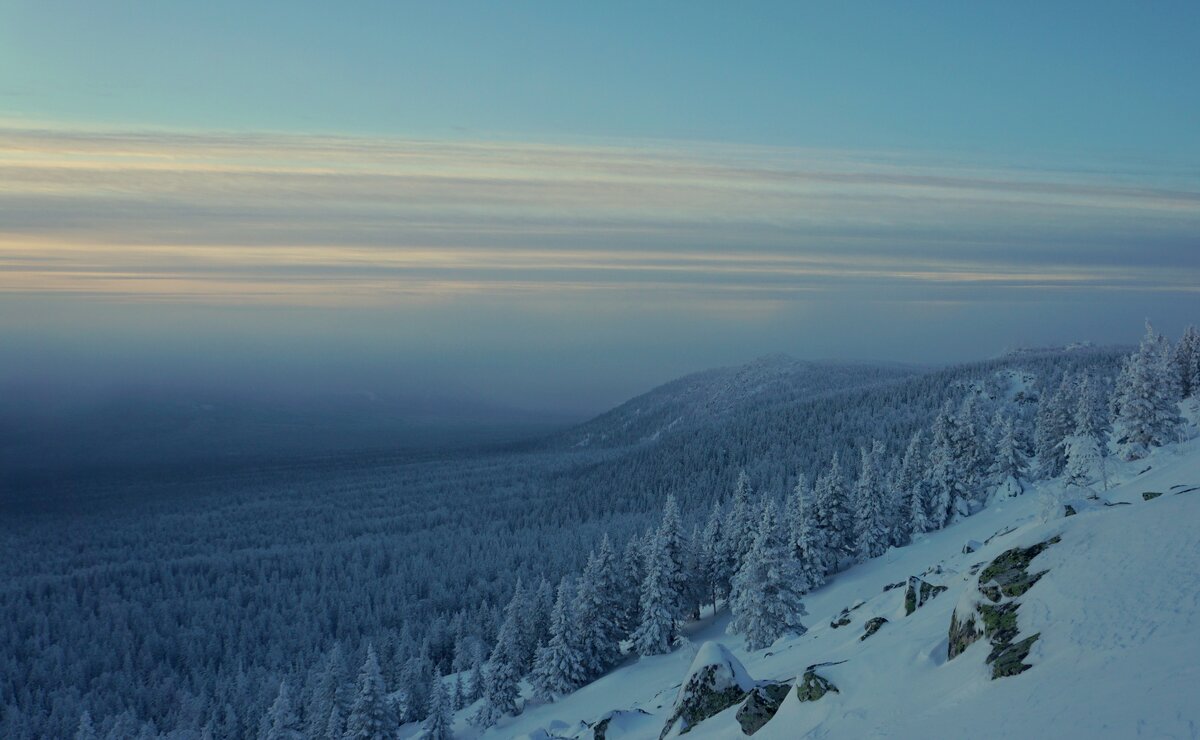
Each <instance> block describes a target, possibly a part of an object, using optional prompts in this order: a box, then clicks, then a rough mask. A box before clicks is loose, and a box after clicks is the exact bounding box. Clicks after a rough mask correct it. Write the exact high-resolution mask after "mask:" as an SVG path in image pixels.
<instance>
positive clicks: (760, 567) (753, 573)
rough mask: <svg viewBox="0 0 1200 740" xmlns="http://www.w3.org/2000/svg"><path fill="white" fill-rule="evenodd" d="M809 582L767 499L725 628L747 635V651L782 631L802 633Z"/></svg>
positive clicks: (736, 578) (736, 582)
mask: <svg viewBox="0 0 1200 740" xmlns="http://www.w3.org/2000/svg"><path fill="white" fill-rule="evenodd" d="M808 586H809V584H808V583H806V582H805V580H804V575H803V573H802V572H801V569H800V563H799V561H797V560H796V558H795V557H794V555H793V553H792V552H791V550H790V548H789V547H788V546H787V543H786V542H785V540H784V537H783V532H782V531H781V527H780V522H779V515H778V511H777V510H776V508H775V502H774V501H773V500H771V499H768V500H767V502H766V505H765V506H764V507H763V512H762V518H761V519H760V520H759V523H758V528H757V531H756V533H755V536H754V540H753V542H752V543H751V546H750V549H749V550H748V551H747V553H746V558H745V562H744V563H743V564H742V567H741V569H740V570H738V572H737V575H735V576H734V577H733V593H732V594H731V595H730V599H729V608H730V613H731V614H732V616H733V619H732V620H731V621H730V623H729V631H730V632H733V633H734V634H740V635H742V636H743V637H745V639H746V647H747V649H749V650H761V649H762V648H765V647H767V646H769V645H770V644H771V643H773V642H775V640H777V639H779V637H780V636H781V635H783V634H784V633H785V632H796V633H803V632H804V625H803V623H802V622H801V620H800V618H801V617H802V616H804V615H805V614H806V612H805V610H804V604H803V601H802V600H801V597H802V596H803V594H804V593H805V591H807V589H808Z"/></svg>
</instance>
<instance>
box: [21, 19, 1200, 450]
mask: <svg viewBox="0 0 1200 740" xmlns="http://www.w3.org/2000/svg"><path fill="white" fill-rule="evenodd" d="M1198 19H1200V11H1198V6H1197V5H1196V4H1195V3H1155V4H1152V5H1144V4H1139V5H1134V4H1129V5H1116V6H1108V5H1106V6H1103V7H1099V6H1096V5H1095V4H1092V3H1087V4H1082V3H1081V4H1078V5H1072V4H1069V3H1064V4H1056V6H1055V7H1054V8H1045V7H1042V6H1041V5H1039V4H1019V3H1016V4H1013V3H1010V4H1004V5H1003V6H1002V7H1001V6H996V7H992V8H989V9H980V8H978V7H975V6H970V7H968V6H949V5H945V4H905V5H903V6H901V5H896V4H892V3H875V4H855V5H854V7H853V8H803V7H797V6H796V5H795V4H791V3H780V4H756V5H755V6H754V7H753V8H750V9H747V8H734V7H733V6H717V5H711V4H704V3H679V4H660V5H655V6H654V7H649V8H648V7H645V6H643V5H642V4H636V5H635V4H619V3H618V4H611V3H605V4H601V5H594V6H584V5H578V4H566V5H562V4H531V3H505V4H503V5H495V4H491V3H459V4H454V5H453V6H448V5H440V4H434V5H428V6H421V5H408V4H396V3H363V4H356V5H355V6H354V8H353V12H351V11H350V10H348V9H345V8H334V7H333V6H329V5H324V4H308V3H255V4H252V5H249V6H247V5H244V4H242V3H225V2H213V3H205V4H203V5H201V4H194V5H187V6H184V5H178V4H172V5H170V6H167V5H154V6H146V5H143V4H139V3H104V4H95V3H83V2H55V3H46V2H12V3H6V4H5V6H4V8H3V9H0V265H2V266H3V267H2V269H0V383H2V384H3V387H4V389H6V390H5V396H6V397H7V399H8V400H7V401H6V402H5V403H6V404H7V408H10V409H11V408H13V407H16V406H22V405H23V404H25V405H28V404H29V403H33V402H36V404H38V405H43V406H44V404H45V403H46V401H47V399H54V403H55V404H57V406H56V407H62V408H65V409H77V408H84V407H86V406H87V405H88V404H93V405H94V404H96V403H98V402H99V400H100V399H111V398H113V397H116V396H120V395H121V394H123V393H127V392H130V391H131V390H135V391H137V390H145V389H154V390H155V392H156V393H157V392H161V393H163V394H165V395H166V396H168V397H169V396H171V394H173V393H181V394H183V393H187V394H195V393H198V392H201V391H202V392H203V393H207V394H216V395H220V396H222V397H229V396H232V397H241V398H246V397H251V398H261V397H263V396H264V395H265V396H272V397H278V398H284V399H296V398H316V397H326V396H328V397H336V398H345V397H354V398H391V399H398V400H397V401H396V403H398V404H400V406H402V407H403V408H405V409H408V410H409V411H411V410H412V409H414V408H419V409H420V413H421V414H424V415H426V416H433V417H436V416H446V415H448V414H455V413H464V414H465V413H466V412H465V411H463V409H466V408H470V409H473V411H471V412H470V413H469V414H467V416H470V417H471V418H482V417H488V418H512V419H516V418H522V419H529V418H538V419H542V420H544V421H546V422H547V423H558V422H561V421H565V420H570V419H578V418H583V417H585V416H587V415H589V414H592V413H595V412H598V411H601V410H603V409H605V408H607V407H610V406H612V405H613V404H615V403H618V402H620V401H623V400H625V399H626V398H629V397H631V396H633V395H635V394H636V393H639V392H641V391H644V390H646V389H648V388H649V387H651V386H653V385H655V384H657V383H661V382H663V381H666V380H668V379H670V378H673V377H676V376H678V375H681V374H683V373H685V372H689V371H693V370H697V369H701V368H704V367H710V366H714V365H725V364H732V363H737V362H742V361H746V360H748V359H750V358H753V357H755V356H757V355H760V354H765V353H774V352H786V353H789V354H792V355H794V356H796V357H800V358H870V359H882V360H895V361H903V362H912V363H920V364H935V363H941V362H948V361H953V360H963V359H971V358H979V357H984V356H989V355H994V354H997V353H999V352H1000V351H1002V350H1003V349H1005V348H1006V347H1015V346H1027V345H1044V344H1053V343H1060V342H1066V341H1071V340H1076V339H1081V338H1086V339H1091V340H1093V341H1096V342H1098V343H1113V342H1121V343H1125V342H1131V341H1133V340H1134V339H1135V338H1136V337H1137V336H1138V335H1139V334H1140V332H1141V327H1140V325H1138V324H1131V323H1130V321H1129V317H1130V316H1136V317H1147V318H1151V319H1155V318H1158V319H1159V321H1158V326H1159V328H1160V329H1161V330H1163V331H1166V332H1167V333H1169V334H1172V335H1174V334H1177V333H1178V331H1179V330H1181V329H1182V325H1179V326H1176V325H1175V324H1173V323H1172V322H1173V321H1174V320H1175V317H1183V316H1189V315H1194V314H1195V309H1196V308H1197V306H1198V305H1200V294H1198V292H1197V291H1198V289H1197V286H1198V285H1200V258H1198V256H1197V255H1198V249H1200V243H1198V241H1197V234H1200V137H1197V136H1196V130H1195V125H1196V121H1198V120H1200V93H1198V90H1200V84H1198V83H1200V80H1198V79H1197V70H1200V47H1198V46H1197V44H1196V43H1195V39H1196V35H1197V32H1198V31H1200V24H1198V22H1197V21H1198ZM1081 29H1082V30H1085V31H1086V33H1081V32H1079V31H1080V30H1081ZM1067 40H1069V41H1070V43H1069V44H1068V43H1066V41H1067ZM13 413H14V414H15V413H16V412H13ZM12 418H16V416H13V417H12ZM19 433H20V432H19V430H17V431H12V430H11V429H10V431H9V434H10V435H15V436H19Z"/></svg>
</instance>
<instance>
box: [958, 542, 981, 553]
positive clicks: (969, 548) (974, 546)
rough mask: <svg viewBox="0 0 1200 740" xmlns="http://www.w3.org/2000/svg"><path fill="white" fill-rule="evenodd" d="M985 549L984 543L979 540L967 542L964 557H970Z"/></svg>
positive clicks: (964, 547)
mask: <svg viewBox="0 0 1200 740" xmlns="http://www.w3.org/2000/svg"><path fill="white" fill-rule="evenodd" d="M981 547H983V543H982V542H980V541H979V540H967V544H965V545H963V549H962V551H963V555H969V554H971V553H973V552H975V551H977V550H979V549H980V548H981Z"/></svg>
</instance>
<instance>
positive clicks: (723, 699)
mask: <svg viewBox="0 0 1200 740" xmlns="http://www.w3.org/2000/svg"><path fill="white" fill-rule="evenodd" d="M754 688H755V682H754V679H752V678H751V677H750V674H749V673H747V672H746V669H745V668H744V667H743V666H742V663H741V661H739V660H738V659H737V658H735V657H733V653H731V652H729V649H728V648H726V647H725V646H724V645H722V644H721V643H719V642H712V641H710V642H706V643H704V644H703V645H701V646H700V650H699V651H698V652H697V653H696V657H695V659H694V660H692V666H691V668H689V669H688V674H687V677H686V678H685V679H684V680H683V685H682V686H681V687H680V689H679V696H677V697H676V699H675V705H674V708H673V710H672V712H671V716H670V717H669V718H668V719H667V724H666V726H665V727H664V728H663V732H662V735H661V737H675V736H677V735H682V734H684V733H686V732H687V731H688V730H690V729H692V728H693V727H695V726H696V725H697V724H699V723H700V722H703V721H704V720H706V719H708V718H709V717H711V716H713V715H714V714H717V713H719V712H722V711H724V710H726V709H728V708H729V707H731V706H733V705H734V704H737V703H738V702H740V701H741V700H742V699H743V698H744V697H745V696H746V694H747V692H749V691H751V690H753V689H754Z"/></svg>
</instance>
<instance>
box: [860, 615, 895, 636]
mask: <svg viewBox="0 0 1200 740" xmlns="http://www.w3.org/2000/svg"><path fill="white" fill-rule="evenodd" d="M887 622H888V621H887V617H871V618H870V619H868V620H867V623H866V624H865V625H863V634H862V637H860V638H858V639H859V640H860V641H861V640H865V639H867V638H868V637H870V636H871V635H873V634H875V633H876V632H878V631H879V628H880V627H882V626H883V625H885V624H887Z"/></svg>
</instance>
